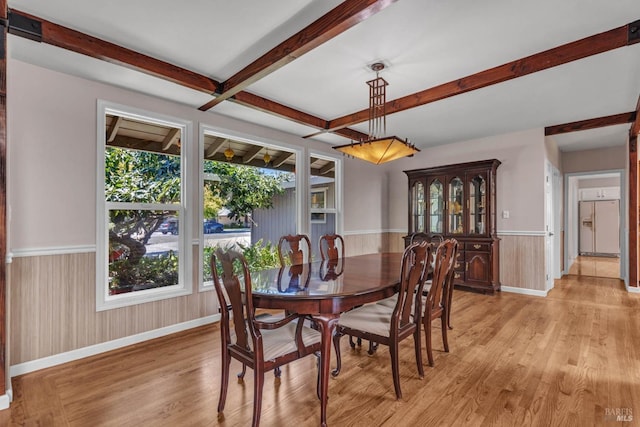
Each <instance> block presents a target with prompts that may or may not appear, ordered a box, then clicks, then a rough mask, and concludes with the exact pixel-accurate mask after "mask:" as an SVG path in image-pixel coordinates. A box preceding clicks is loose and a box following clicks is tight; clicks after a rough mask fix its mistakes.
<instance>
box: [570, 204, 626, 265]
mask: <svg viewBox="0 0 640 427" xmlns="http://www.w3.org/2000/svg"><path fill="white" fill-rule="evenodd" d="M579 243H580V255H590V254H602V255H614V256H615V255H617V256H619V255H620V201H619V200H597V201H583V202H580V242H579Z"/></svg>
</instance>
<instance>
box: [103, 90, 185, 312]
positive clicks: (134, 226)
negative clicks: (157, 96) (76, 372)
mask: <svg viewBox="0 0 640 427" xmlns="http://www.w3.org/2000/svg"><path fill="white" fill-rule="evenodd" d="M98 111H99V113H98V114H99V116H98V124H99V126H98V128H99V132H98V191H97V194H98V200H97V206H98V211H97V212H98V215H97V218H98V221H97V233H98V235H97V251H96V257H97V260H96V274H97V280H96V306H97V309H98V310H104V309H108V308H115V307H122V306H126V305H131V304H138V303H141V302H147V301H153V300H157V299H163V298H170V297H175V296H178V295H185V294H188V293H190V292H191V289H190V287H189V286H187V283H190V281H189V280H188V277H189V276H190V274H189V271H188V270H187V269H186V266H187V265H190V264H189V252H190V251H189V250H186V248H188V246H187V242H188V239H187V238H186V237H187V236H188V235H189V230H188V229H189V227H188V224H189V221H188V218H185V212H186V210H185V207H186V205H187V199H188V195H187V194H186V191H185V188H186V182H185V176H187V174H186V173H185V172H186V170H187V169H188V168H187V165H186V164H185V160H186V159H187V156H186V151H187V147H188V145H189V144H188V143H186V142H187V141H188V140H189V138H188V136H189V134H190V125H189V124H188V123H187V122H184V121H181V120H178V119H173V118H166V117H160V116H158V115H155V114H152V113H147V112H140V111H136V110H134V109H130V108H126V107H121V106H117V105H113V104H109V103H106V102H100V103H99V108H98ZM183 143H184V144H183Z"/></svg>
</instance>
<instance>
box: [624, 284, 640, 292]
mask: <svg viewBox="0 0 640 427" xmlns="http://www.w3.org/2000/svg"><path fill="white" fill-rule="evenodd" d="M624 286H625V288H627V292H629V293H632V294H640V287H638V286H629V285H627V284H626V283H625V285H624Z"/></svg>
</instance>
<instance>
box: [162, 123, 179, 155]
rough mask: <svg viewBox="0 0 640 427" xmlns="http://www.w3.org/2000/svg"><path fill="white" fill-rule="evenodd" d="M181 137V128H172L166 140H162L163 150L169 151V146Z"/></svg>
mask: <svg viewBox="0 0 640 427" xmlns="http://www.w3.org/2000/svg"><path fill="white" fill-rule="evenodd" d="M178 138H180V129H178V128H171V129H170V130H169V132H168V133H167V136H165V138H164V141H162V151H167V150H168V149H169V147H171V146H172V145H173V144H175V143H176V142H177V141H178Z"/></svg>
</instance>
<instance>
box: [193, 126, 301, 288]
mask: <svg viewBox="0 0 640 427" xmlns="http://www.w3.org/2000/svg"><path fill="white" fill-rule="evenodd" d="M205 134H207V135H215V136H218V137H222V138H229V139H233V140H236V141H244V142H247V143H251V144H256V145H262V146H263V147H267V148H273V149H275V150H278V149H282V150H287V151H290V152H292V153H294V154H295V156H296V170H297V171H302V170H307V169H308V167H307V168H305V167H304V164H306V165H307V166H308V164H309V161H308V154H307V149H306V148H305V147H300V146H297V145H291V144H287V143H283V142H280V141H275V140H271V139H268V138H262V137H256V136H254V135H250V134H244V133H241V132H232V131H229V130H228V129H223V128H219V127H216V126H211V125H207V124H203V123H200V126H199V132H198V156H197V158H198V163H199V165H198V185H197V188H198V191H197V195H196V197H198V217H199V221H198V224H202V221H204V216H203V210H204V200H203V195H202V183H203V181H204V137H205ZM300 175H303V174H296V228H297V232H298V233H307V231H306V229H307V228H308V227H309V221H308V220H306V219H305V220H304V221H303V218H309V215H310V213H309V209H308V203H303V201H304V200H308V195H309V192H308V189H307V183H308V182H309V179H308V173H307V174H304V176H300ZM303 211H304V212H303ZM305 215H306V216H305ZM308 229H309V230H310V228H308ZM198 236H199V239H198V242H199V250H198V290H199V291H200V292H205V291H212V290H213V282H207V283H205V282H204V272H203V265H204V258H203V248H204V231H203V229H202V227H200V230H199V231H198Z"/></svg>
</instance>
